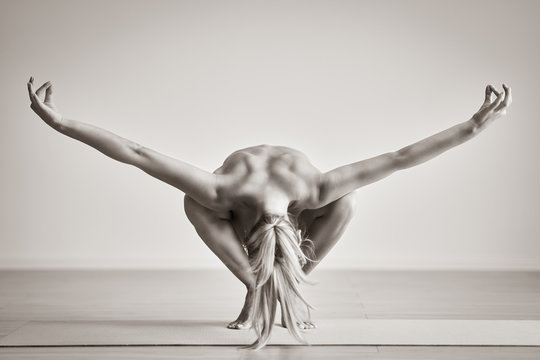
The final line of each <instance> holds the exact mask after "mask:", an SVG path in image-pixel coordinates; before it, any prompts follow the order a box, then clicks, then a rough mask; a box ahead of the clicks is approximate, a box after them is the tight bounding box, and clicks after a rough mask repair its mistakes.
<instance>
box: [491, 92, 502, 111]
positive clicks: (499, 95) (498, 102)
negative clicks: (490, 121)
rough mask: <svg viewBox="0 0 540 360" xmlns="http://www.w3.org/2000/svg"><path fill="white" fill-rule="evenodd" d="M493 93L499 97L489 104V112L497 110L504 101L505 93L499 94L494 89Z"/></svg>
mask: <svg viewBox="0 0 540 360" xmlns="http://www.w3.org/2000/svg"><path fill="white" fill-rule="evenodd" d="M493 93H494V94H495V95H496V96H497V97H496V98H495V100H494V101H493V102H492V103H491V104H489V106H488V110H490V111H491V110H495V109H496V108H497V106H499V105H500V104H501V102H502V100H503V97H504V96H503V95H504V94H505V92H498V91H497V90H495V89H493Z"/></svg>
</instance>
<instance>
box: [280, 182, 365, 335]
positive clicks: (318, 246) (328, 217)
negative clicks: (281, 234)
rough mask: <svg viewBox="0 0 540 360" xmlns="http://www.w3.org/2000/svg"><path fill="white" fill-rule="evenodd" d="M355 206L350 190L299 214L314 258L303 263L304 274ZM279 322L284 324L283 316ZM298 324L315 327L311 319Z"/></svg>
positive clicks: (325, 250) (334, 239)
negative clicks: (322, 205) (323, 204)
mask: <svg viewBox="0 0 540 360" xmlns="http://www.w3.org/2000/svg"><path fill="white" fill-rule="evenodd" d="M355 207H356V194H355V193H354V192H351V193H349V194H347V195H345V196H343V197H341V198H339V199H337V200H335V201H334V202H332V203H330V204H328V205H326V206H324V207H322V208H320V209H314V210H305V211H303V212H302V213H301V214H300V216H299V218H298V220H299V223H300V224H299V225H300V228H303V229H306V233H307V236H308V238H309V239H311V241H312V242H313V252H314V253H315V258H314V259H312V260H315V261H316V262H308V263H307V264H306V265H304V268H303V270H304V272H305V273H306V274H309V273H310V272H311V271H312V270H313V269H314V268H315V266H317V264H318V263H319V262H320V261H321V260H322V259H323V258H324V257H325V256H326V254H328V252H329V251H330V249H332V247H333V246H334V245H335V244H336V243H337V241H338V240H339V239H340V238H341V236H342V235H343V233H344V232H345V229H346V228H347V225H349V223H350V221H351V219H352V216H353V215H354V210H355ZM281 324H282V325H283V326H285V325H284V324H285V322H284V321H283V318H282V320H281ZM298 326H300V328H302V329H313V328H315V327H316V325H315V323H314V322H313V321H311V319H308V320H306V321H304V322H303V323H302V324H298Z"/></svg>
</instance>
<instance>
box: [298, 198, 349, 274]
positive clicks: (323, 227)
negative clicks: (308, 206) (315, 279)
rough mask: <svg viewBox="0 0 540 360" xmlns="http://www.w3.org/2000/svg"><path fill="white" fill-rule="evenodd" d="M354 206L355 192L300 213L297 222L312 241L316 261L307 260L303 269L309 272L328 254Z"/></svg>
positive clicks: (344, 226)
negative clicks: (318, 207)
mask: <svg viewBox="0 0 540 360" xmlns="http://www.w3.org/2000/svg"><path fill="white" fill-rule="evenodd" d="M355 208H356V194H355V192H354V191H353V192H351V193H348V194H347V195H345V196H342V197H341V198H339V199H337V200H335V201H333V202H331V203H330V204H328V205H325V206H323V207H322V208H320V209H315V210H305V211H304V212H302V213H301V214H300V217H299V222H300V224H301V226H303V227H304V228H305V229H306V233H307V236H308V238H309V239H311V241H313V250H314V252H315V259H313V260H315V261H316V262H308V263H307V264H306V265H305V266H304V268H303V270H304V272H305V273H306V274H309V273H310V272H311V271H312V270H313V269H314V268H315V266H317V264H318V263H319V262H320V261H321V260H322V259H323V258H324V257H325V256H326V255H327V254H328V252H329V251H330V249H332V247H333V246H334V245H335V244H336V243H337V241H338V240H339V239H340V238H341V236H342V235H343V233H344V232H345V229H346V228H347V226H348V225H349V223H350V221H351V219H352V216H353V215H354V210H355Z"/></svg>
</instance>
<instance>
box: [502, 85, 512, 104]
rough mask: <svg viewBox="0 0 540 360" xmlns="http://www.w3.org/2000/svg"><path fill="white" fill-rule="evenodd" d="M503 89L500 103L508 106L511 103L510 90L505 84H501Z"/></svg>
mask: <svg viewBox="0 0 540 360" xmlns="http://www.w3.org/2000/svg"><path fill="white" fill-rule="evenodd" d="M503 89H504V100H503V102H502V103H503V105H504V106H505V107H508V106H510V104H511V103H512V90H511V89H510V88H509V87H508V86H506V85H505V84H503Z"/></svg>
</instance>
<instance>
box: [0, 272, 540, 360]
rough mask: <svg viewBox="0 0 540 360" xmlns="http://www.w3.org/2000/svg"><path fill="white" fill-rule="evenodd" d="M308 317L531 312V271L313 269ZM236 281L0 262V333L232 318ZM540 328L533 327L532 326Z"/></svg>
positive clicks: (101, 353) (72, 353) (112, 350)
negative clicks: (77, 324) (62, 324)
mask: <svg viewBox="0 0 540 360" xmlns="http://www.w3.org/2000/svg"><path fill="white" fill-rule="evenodd" d="M312 278H313V279H314V280H316V281H317V282H318V284H317V285H315V286H312V287H306V288H305V289H304V293H305V294H306V297H307V298H308V300H310V301H311V302H312V304H313V305H314V306H315V307H316V308H317V311H316V312H315V313H314V314H313V318H314V319H315V320H317V318H319V319H324V318H369V319H375V318H379V319H382V318H387V319H406V318H410V319H534V320H538V319H540V272H464V271H458V272H444V271H435V272H420V271H408V272H393V271H379V272H369V271H351V270H347V271H324V270H320V271H315V272H314V273H313V276H312ZM244 295H245V293H244V289H243V287H242V285H241V284H240V283H239V282H238V281H237V280H236V279H235V278H234V277H233V276H232V275H231V274H229V273H228V272H227V271H226V270H225V269H224V270H221V271H220V270H217V271H214V270H212V271H0V338H1V337H3V336H6V335H7V334H9V333H10V332H12V331H14V330H16V329H17V328H18V327H20V326H22V325H23V324H24V323H25V322H27V321H30V320H136V319H138V320H160V319H163V320H165V319H168V320H170V319H186V320H189V319H193V320H195V319H198V320H205V319H208V320H220V321H223V325H224V326H225V325H226V323H227V322H228V321H230V320H233V318H235V316H236V315H237V313H238V312H239V310H240V307H241V305H242V300H243V297H244ZM539 336H540V334H539ZM331 357H332V358H339V359H343V358H344V359H349V358H350V359H434V358H437V359H540V347H493V346H485V347H456V346H434V347H430V346H311V347H306V346H268V347H266V348H264V349H263V350H261V351H259V352H253V351H248V350H242V349H239V348H237V347H235V346H159V347H158V346H149V347H145V346H123V347H122V346H119V347H117V346H114V347H108V346H106V347H4V348H0V359H4V358H5V359H94V358H99V359H107V358H110V359H203V358H210V359H252V358H253V359H266V358H270V359H328V358H331Z"/></svg>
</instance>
